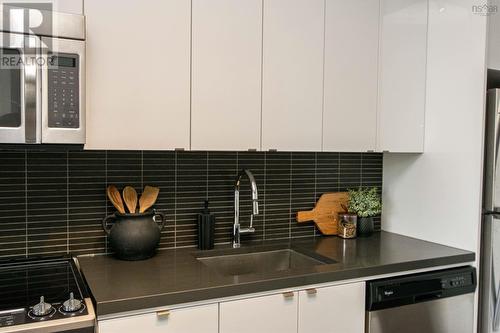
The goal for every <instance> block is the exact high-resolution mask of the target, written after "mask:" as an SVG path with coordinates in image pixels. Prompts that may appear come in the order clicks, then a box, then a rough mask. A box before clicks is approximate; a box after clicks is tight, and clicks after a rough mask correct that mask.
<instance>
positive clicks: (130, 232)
mask: <svg viewBox="0 0 500 333" xmlns="http://www.w3.org/2000/svg"><path fill="white" fill-rule="evenodd" d="M155 216H160V217H161V224H160V225H158V224H157V223H156V221H155ZM112 220H113V221H114V223H113V226H112V227H111V228H108V226H107V225H108V223H109V222H110V221H112ZM164 226H165V216H164V215H163V214H162V213H159V212H155V211H150V212H146V213H142V214H119V213H115V214H113V215H109V216H107V217H106V218H105V219H104V220H103V221H102V227H103V229H104V231H105V232H106V234H107V235H108V237H109V243H110V245H111V247H112V248H113V250H114V252H115V255H116V257H118V258H119V259H123V260H143V259H147V258H151V257H152V256H154V255H155V254H156V249H157V248H158V245H159V244H160V237H161V230H162V229H163V227H164Z"/></svg>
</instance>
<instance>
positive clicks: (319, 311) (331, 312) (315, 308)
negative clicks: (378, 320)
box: [298, 282, 365, 333]
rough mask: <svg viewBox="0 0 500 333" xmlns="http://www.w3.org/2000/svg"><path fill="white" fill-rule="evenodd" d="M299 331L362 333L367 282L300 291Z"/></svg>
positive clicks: (303, 332)
mask: <svg viewBox="0 0 500 333" xmlns="http://www.w3.org/2000/svg"><path fill="white" fill-rule="evenodd" d="M298 313H299V318H298V323H299V325H298V326H299V329H298V332H299V333H310V332H314V333H363V332H364V329H365V283H364V282H360V283H350V284H342V285H338V286H332V287H324V288H313V289H307V290H303V291H300V292H299V311H298Z"/></svg>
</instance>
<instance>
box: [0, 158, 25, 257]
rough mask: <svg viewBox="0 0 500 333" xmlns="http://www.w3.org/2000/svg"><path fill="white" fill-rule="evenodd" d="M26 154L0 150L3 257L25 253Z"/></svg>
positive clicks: (0, 216) (1, 248)
mask: <svg viewBox="0 0 500 333" xmlns="http://www.w3.org/2000/svg"><path fill="white" fill-rule="evenodd" d="M25 154H26V152H25V151H24V150H20V151H0V258H3V257H12V256H24V255H25V254H26V246H27V242H26V232H27V224H26V189H25V186H26V184H25V182H26V173H25V163H26V158H25Z"/></svg>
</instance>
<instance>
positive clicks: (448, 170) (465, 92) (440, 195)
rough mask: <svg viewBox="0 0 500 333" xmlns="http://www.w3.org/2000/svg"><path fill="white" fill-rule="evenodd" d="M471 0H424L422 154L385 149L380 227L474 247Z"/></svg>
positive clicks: (478, 27) (480, 55)
mask: <svg viewBox="0 0 500 333" xmlns="http://www.w3.org/2000/svg"><path fill="white" fill-rule="evenodd" d="M472 4H473V3H472V1H470V0H451V1H446V0H429V28H428V29H429V30H428V53H427V78H426V82H427V83H426V115H425V144H424V146H425V148H424V149H425V153H424V154H421V155H418V154H403V155H400V154H385V155H384V189H383V201H384V210H383V223H382V227H383V229H384V230H387V231H391V232H396V233H400V234H403V235H407V236H411V237H415V238H419V239H424V240H428V241H433V242H437V243H441V244H446V245H449V246H454V247H458V248H462V249H467V250H471V251H474V252H476V253H477V252H478V245H479V241H478V239H479V224H480V211H481V187H482V186H481V175H482V156H483V129H484V125H483V123H484V120H483V119H484V106H483V105H484V97H485V49H486V44H485V43H486V17H485V16H479V15H476V14H473V13H472ZM409 65H410V64H409ZM402 107H404V105H403V106H402Z"/></svg>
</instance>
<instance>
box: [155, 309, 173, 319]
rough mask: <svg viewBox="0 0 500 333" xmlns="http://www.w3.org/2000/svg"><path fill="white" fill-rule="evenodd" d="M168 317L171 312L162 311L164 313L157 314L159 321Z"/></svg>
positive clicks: (158, 312)
mask: <svg viewBox="0 0 500 333" xmlns="http://www.w3.org/2000/svg"><path fill="white" fill-rule="evenodd" d="M168 316H170V311H169V310H162V311H157V312H156V317H157V318H158V319H167V318H168Z"/></svg>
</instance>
